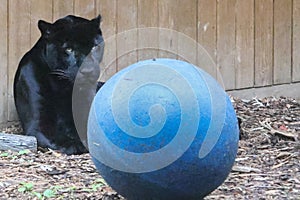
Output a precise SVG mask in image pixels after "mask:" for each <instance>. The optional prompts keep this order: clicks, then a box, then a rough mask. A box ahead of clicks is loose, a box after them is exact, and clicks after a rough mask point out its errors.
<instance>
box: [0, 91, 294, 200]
mask: <svg viewBox="0 0 300 200" xmlns="http://www.w3.org/2000/svg"><path fill="white" fill-rule="evenodd" d="M232 102H233V105H234V107H235V109H236V112H237V115H238V117H239V118H240V119H241V130H240V142H239V150H238V155H237V158H236V162H235V165H234V167H233V170H232V172H231V173H230V175H229V176H228V178H227V179H226V181H225V182H224V183H223V184H222V185H221V186H220V187H219V188H217V189H216V190H215V191H214V192H213V193H212V194H210V195H209V196H207V197H206V198H205V199H206V200H213V199H216V200H219V199H295V200H296V199H299V196H300V161H299V160H300V141H299V139H300V104H299V103H298V102H297V101H295V100H294V99H289V98H285V97H281V98H264V99H256V98H254V99H252V100H244V99H232ZM10 130H12V132H16V131H20V129H19V128H18V127H16V126H14V127H8V128H6V129H3V130H0V131H2V132H10ZM5 153H6V154H8V155H6V154H5ZM22 182H33V183H34V187H33V190H34V191H35V192H40V193H42V192H43V191H45V190H46V189H51V188H52V189H53V187H55V186H56V196H55V197H53V198H50V199H103V200H114V199H115V200H121V199H123V198H122V197H121V196H120V195H118V194H117V193H116V192H115V191H113V190H112V189H111V188H110V187H109V186H108V185H106V183H105V181H104V180H103V179H102V178H101V176H100V175H99V174H98V173H97V171H96V169H95V167H94V165H93V163H92V161H91V159H90V156H89V155H88V154H84V155H78V156H66V155H62V154H60V153H57V152H55V151H48V152H46V153H42V152H40V151H38V152H36V153H33V152H30V153H28V154H24V155H19V153H13V152H2V153H1V152H0V199H37V197H36V196H34V195H33V194H32V193H30V192H25V193H24V192H19V191H18V189H19V188H20V187H21V185H20V183H22ZM95 186H97V187H95ZM132 187H134V186H132Z"/></svg>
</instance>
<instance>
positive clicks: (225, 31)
mask: <svg viewBox="0 0 300 200" xmlns="http://www.w3.org/2000/svg"><path fill="white" fill-rule="evenodd" d="M217 2H218V3H217V9H218V16H217V65H218V68H219V70H220V72H221V76H222V79H223V83H224V85H225V88H226V89H234V88H235V29H236V24H235V12H234V11H233V10H234V9H235V5H236V0H222V1H217Z"/></svg>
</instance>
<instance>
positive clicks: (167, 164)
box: [88, 59, 239, 200]
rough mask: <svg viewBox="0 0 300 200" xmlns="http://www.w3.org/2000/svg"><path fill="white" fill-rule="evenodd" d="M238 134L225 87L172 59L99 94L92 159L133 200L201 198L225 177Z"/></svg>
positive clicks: (123, 76) (128, 74)
mask: <svg viewBox="0 0 300 200" xmlns="http://www.w3.org/2000/svg"><path fill="white" fill-rule="evenodd" d="M238 132H239V130H238V124H237V118H236V114H235V111H234V109H233V107H232V104H231V101H230V99H229V97H228V96H227V94H226V93H225V92H224V90H223V88H222V87H220V86H219V84H218V83H217V82H216V81H215V80H214V79H213V78H212V77H211V76H210V75H208V74H207V73H205V72H204V71H203V70H201V69H199V68H197V67H195V66H194V65H191V64H189V63H186V62H183V61H178V60H172V59H157V60H147V61H141V62H138V63H135V64H133V65H131V66H129V67H127V68H126V69H124V70H121V71H119V72H118V73H117V74H115V75H114V76H113V77H112V78H110V79H109V80H108V81H107V82H106V84H105V85H104V86H103V87H102V88H101V89H100V91H99V92H98V93H97V95H96V97H95V99H94V102H93V104H92V107H91V110H90V115H89V120H88V144H89V150H90V154H91V156H92V159H93V161H94V163H95V165H96V167H97V169H98V170H99V172H100V174H101V175H102V176H103V177H104V179H105V180H106V181H107V183H108V184H109V185H110V186H111V187H112V188H113V189H115V190H116V191H117V192H118V193H120V194H121V195H123V196H124V197H125V198H127V199H128V200H141V199H143V200H148V199H149V200H150V199H151V200H154V199H155V200H168V199H170V200H177V199H180V200H183V199H189V200H190V199H191V200H192V199H197V200H199V199H201V198H203V197H204V196H206V195H207V194H209V193H210V192H212V191H213V190H214V189H216V188H217V187H218V186H219V185H220V184H222V183H223V181H224V180H225V179H226V177H227V176H228V174H229V172H230V170H231V168H232V165H233V163H234V159H235V156H236V153H237V148H238Z"/></svg>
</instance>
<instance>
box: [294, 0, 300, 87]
mask: <svg viewBox="0 0 300 200" xmlns="http://www.w3.org/2000/svg"><path fill="white" fill-rule="evenodd" d="M292 40H293V47H292V48H293V55H292V58H293V64H292V66H293V68H292V81H294V82H296V81H300V56H299V55H300V1H299V0H294V1H293V38H292Z"/></svg>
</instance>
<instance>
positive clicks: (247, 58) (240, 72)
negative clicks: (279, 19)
mask: <svg viewBox="0 0 300 200" xmlns="http://www.w3.org/2000/svg"><path fill="white" fill-rule="evenodd" d="M235 64H236V89H240V88H247V87H253V86H254V0H241V1H237V5H236V61H235Z"/></svg>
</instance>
